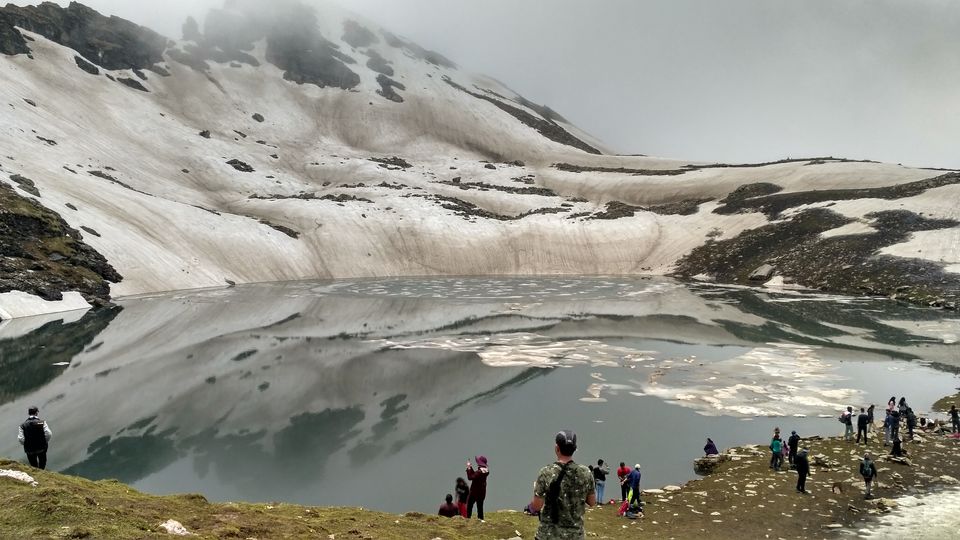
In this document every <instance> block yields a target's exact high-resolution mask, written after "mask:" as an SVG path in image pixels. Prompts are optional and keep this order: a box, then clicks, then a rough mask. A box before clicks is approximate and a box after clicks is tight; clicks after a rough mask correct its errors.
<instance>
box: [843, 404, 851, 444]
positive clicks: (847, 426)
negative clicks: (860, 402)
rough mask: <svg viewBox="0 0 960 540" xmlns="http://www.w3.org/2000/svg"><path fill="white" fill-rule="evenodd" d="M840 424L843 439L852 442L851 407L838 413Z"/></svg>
mask: <svg viewBox="0 0 960 540" xmlns="http://www.w3.org/2000/svg"><path fill="white" fill-rule="evenodd" d="M840 423H841V424H843V438H844V439H845V440H848V441H852V440H853V407H847V410H845V411H843V412H842V413H840Z"/></svg>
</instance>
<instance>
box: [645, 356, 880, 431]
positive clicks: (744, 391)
mask: <svg viewBox="0 0 960 540" xmlns="http://www.w3.org/2000/svg"><path fill="white" fill-rule="evenodd" d="M840 381H841V377H840V375H839V374H837V373H836V371H835V370H834V368H833V366H831V365H830V364H828V363H826V362H824V361H823V360H822V359H820V358H819V357H818V356H817V349H816V348H814V347H808V346H803V345H781V344H771V345H768V346H767V347H759V348H756V349H753V350H752V351H750V352H747V353H745V354H742V355H740V356H737V357H734V358H731V359H728V360H722V361H718V362H712V363H709V364H702V363H701V364H697V365H692V364H691V363H689V362H686V361H684V360H681V361H677V360H666V361H664V362H661V363H660V364H659V365H658V366H657V369H656V370H654V372H653V373H652V374H651V375H650V377H649V378H648V380H647V381H646V382H645V383H643V384H642V386H641V389H642V390H643V391H644V392H645V393H646V394H648V395H652V396H657V397H659V398H661V399H663V400H665V401H668V402H671V403H676V404H679V405H682V406H684V407H689V408H692V409H695V410H696V411H697V412H699V413H700V414H702V415H705V416H720V415H729V416H794V415H797V414H816V413H818V412H821V411H823V410H825V409H836V410H839V409H841V408H842V407H845V406H846V403H848V402H854V401H857V398H858V397H859V396H860V395H861V392H860V391H859V390H853V389H850V388H842V387H836V386H834V385H835V384H836V383H838V382H840Z"/></svg>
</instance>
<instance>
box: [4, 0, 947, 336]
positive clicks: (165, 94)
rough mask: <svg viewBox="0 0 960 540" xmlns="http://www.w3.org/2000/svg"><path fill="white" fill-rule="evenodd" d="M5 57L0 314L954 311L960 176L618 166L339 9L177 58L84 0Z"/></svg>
mask: <svg viewBox="0 0 960 540" xmlns="http://www.w3.org/2000/svg"><path fill="white" fill-rule="evenodd" d="M263 6H269V8H264V7H263ZM0 53H2V54H0V99H2V103H3V104H4V113H3V115H2V117H0V137H2V148H0V255H2V257H0V293H2V294H0V317H2V318H9V317H18V316H25V315H31V314H36V313H42V312H49V311H56V310H63V309H70V308H76V307H81V306H85V305H86V304H87V303H88V302H100V301H103V300H106V299H107V298H108V296H110V295H112V296H118V295H134V294H140V293H148V292H155V291H164V290H176V289H188V288H200V287H216V286H225V285H228V284H231V283H247V282H261V281H283V280H302V279H316V278H334V277H362V276H396V275H436V274H471V275H478V274H634V273H651V274H668V273H674V274H677V275H680V276H685V277H699V278H702V279H714V280H719V281H725V282H738V283H751V282H753V283H757V284H762V283H765V282H770V283H771V284H784V283H785V284H791V283H792V284H796V285H801V286H808V287H813V288H819V289H824V290H830V291H837V292H847V293H858V294H859V293H866V294H884V295H897V296H900V297H903V298H906V299H908V300H911V301H915V302H922V303H934V304H936V305H947V306H953V305H955V303H956V301H957V300H958V296H960V292H958V291H960V273H958V272H960V222H958V219H960V205H958V204H957V203H958V202H960V185H958V184H960V174H958V173H956V172H953V171H943V170H928V169H916V168H907V167H902V166H899V165H888V164H881V163H874V162H864V161H848V160H838V159H833V158H819V159H803V160H784V161H781V162H777V163H768V164H751V165H733V166H732V165H721V164H702V163H689V162H683V161H676V160H667V159H659V158H651V157H645V156H616V155H609V154H607V153H605V152H604V148H603V145H602V144H601V143H599V142H597V141H596V140H594V139H593V138H592V137H590V136H589V135H588V134H585V133H583V132H582V131H580V130H579V129H577V128H576V127H575V126H573V125H571V124H570V123H568V122H567V121H566V120H564V119H563V118H562V117H561V116H560V115H559V114H557V113H556V112H554V111H552V110H550V109H549V108H548V107H544V106H540V105H537V104H535V103H533V102H531V101H529V100H527V99H525V98H524V97H522V96H520V95H518V94H516V93H515V92H513V91H512V90H510V89H509V88H508V87H507V86H505V85H504V84H502V83H500V82H498V81H496V80H493V79H491V78H489V77H483V76H477V75H473V74H470V73H466V72H464V71H463V70H461V69H460V68H458V67H457V66H456V65H455V64H454V63H453V62H451V61H450V60H448V59H446V58H445V57H443V56H442V55H441V54H439V53H437V52H433V51H428V50H425V49H423V48H421V47H419V46H418V45H416V44H414V43H412V42H410V41H408V40H405V39H403V38H401V37H398V36H395V35H394V34H392V33H390V32H389V31H388V30H387V29H383V28H379V27H378V26H377V25H375V24H372V23H370V22H369V21H366V20H363V19H362V18H359V17H356V16H354V15H352V14H350V13H347V12H345V11H343V10H342V9H340V8H339V7H337V6H335V5H333V4H326V3H324V4H320V7H319V8H317V9H313V8H310V7H305V6H304V5H303V4H301V3H300V2H298V1H294V0H283V1H273V2H270V3H263V2H256V1H252V0H228V2H227V3H226V6H225V7H224V9H221V10H215V11H213V12H211V13H210V14H209V15H208V17H207V18H206V20H205V21H204V22H203V24H202V25H199V24H196V23H195V22H193V21H188V22H187V23H186V24H185V25H184V35H183V39H181V40H178V41H174V40H169V39H167V38H165V37H163V36H160V35H158V34H156V33H155V32H152V31H150V30H148V29H146V28H143V27H140V26H137V25H135V24H133V23H130V22H128V21H124V20H122V19H119V18H116V17H105V16H103V15H100V14H98V13H97V12H95V11H93V10H91V9H89V8H87V7H85V6H82V5H80V4H77V3H73V4H71V5H70V6H69V7H67V8H62V7H60V6H58V5H55V4H52V3H44V4H41V5H40V6H36V7H16V6H12V5H8V6H7V7H5V8H0ZM599 98H600V97H599V96H593V97H591V99H599ZM637 129H645V128H644V126H637ZM736 129H737V127H736V126H731V132H735V130H736Z"/></svg>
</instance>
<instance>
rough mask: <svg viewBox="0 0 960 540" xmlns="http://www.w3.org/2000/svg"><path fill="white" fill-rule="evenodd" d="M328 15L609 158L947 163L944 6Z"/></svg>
mask: <svg viewBox="0 0 960 540" xmlns="http://www.w3.org/2000/svg"><path fill="white" fill-rule="evenodd" d="M17 3H27V2H25V1H23V0H21V1H20V2H17ZM33 3H36V2H33ZM60 3H63V4H66V3H67V2H66V1H62V2H60ZM85 3H87V4H88V5H91V6H92V7H95V8H97V9H98V10H100V11H102V12H104V13H107V14H116V15H119V16H122V17H125V18H129V19H131V20H134V21H136V22H139V23H141V24H145V25H147V26H150V27H152V28H154V29H156V30H158V31H160V32H161V33H164V34H166V35H168V36H171V37H180V24H181V23H182V21H183V19H184V18H185V17H186V15H187V14H194V15H202V13H204V12H205V10H206V9H207V8H208V7H210V6H214V5H221V4H222V1H221V0H166V1H164V2H155V1H145V0H86V2H85ZM340 4H341V5H344V6H345V7H348V8H349V9H352V10H354V11H356V12H358V13H360V14H362V15H364V16H366V17H368V18H369V19H372V20H374V21H376V22H378V23H380V24H382V25H383V26H384V27H386V28H388V29H391V30H392V31H394V32H395V33H397V34H401V35H404V36H406V37H408V38H410V39H412V40H414V41H416V42H418V43H420V44H421V45H423V46H425V47H428V48H431V49H435V50H437V51H438V52H440V53H442V54H444V55H446V56H447V57H449V58H450V59H452V60H454V61H455V62H457V63H458V64H460V66H461V68H463V69H466V70H469V71H474V72H478V73H484V74H487V75H491V76H494V77H496V78H497V79H499V80H501V81H502V82H504V83H506V84H507V85H508V86H510V87H511V88H513V89H514V90H516V91H517V92H519V93H521V94H523V95H525V96H526V97H527V98H529V99H531V100H533V101H536V102H541V103H545V104H547V105H549V106H550V107H552V108H554V109H555V110H557V111H558V112H560V113H561V114H563V115H564V116H566V117H567V118H568V119H569V120H571V121H572V122H574V123H575V124H577V125H579V126H580V127H582V128H583V129H585V130H587V131H588V132H590V133H592V134H594V135H595V136H597V137H598V138H600V139H601V140H603V141H604V142H606V143H607V145H608V146H609V147H611V148H612V149H613V150H616V151H619V152H622V153H642V154H649V155H659V156H668V157H678V158H684V159H696V160H717V161H727V162H731V161H766V160H772V159H778V158H783V157H788V156H790V157H798V156H814V155H833V156H837V157H841V156H842V157H850V158H869V159H877V160H882V161H889V162H893V163H904V164H910V165H921V166H938V167H960V2H958V1H955V0H909V1H908V0H897V1H893V0H889V1H888V0H803V1H796V0H782V1H781V0H724V1H717V0H341V1H340Z"/></svg>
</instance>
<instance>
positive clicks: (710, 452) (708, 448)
mask: <svg viewBox="0 0 960 540" xmlns="http://www.w3.org/2000/svg"><path fill="white" fill-rule="evenodd" d="M703 453H704V455H707V456H716V455H718V454H720V451H719V450H717V445H716V444H714V442H713V439H711V438H710V437H707V444H705V445H703Z"/></svg>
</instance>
